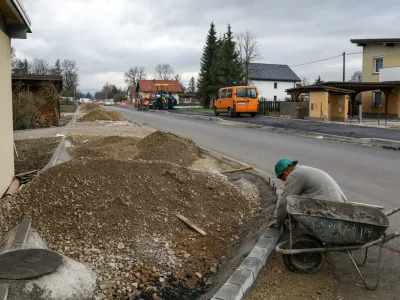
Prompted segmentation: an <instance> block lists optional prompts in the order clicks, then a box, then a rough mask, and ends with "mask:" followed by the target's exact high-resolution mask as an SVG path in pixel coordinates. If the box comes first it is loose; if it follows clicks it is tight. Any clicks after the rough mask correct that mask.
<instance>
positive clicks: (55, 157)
mask: <svg viewBox="0 0 400 300" xmlns="http://www.w3.org/2000/svg"><path fill="white" fill-rule="evenodd" d="M65 140H66V136H65V135H63V136H62V137H61V140H60V142H59V143H58V146H57V148H56V150H55V151H54V153H53V156H52V157H51V159H50V161H49V162H48V163H47V165H46V166H44V168H43V169H42V170H40V172H44V171H46V170H47V169H49V168H51V167H54V166H55V164H56V162H57V160H58V156H59V155H60V153H61V150H62V148H63V147H64V143H65Z"/></svg>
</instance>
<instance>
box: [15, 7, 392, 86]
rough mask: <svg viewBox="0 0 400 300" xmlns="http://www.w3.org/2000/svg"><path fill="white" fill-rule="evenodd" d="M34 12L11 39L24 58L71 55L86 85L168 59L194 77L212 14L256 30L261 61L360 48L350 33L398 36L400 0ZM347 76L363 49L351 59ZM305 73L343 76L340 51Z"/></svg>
mask: <svg viewBox="0 0 400 300" xmlns="http://www.w3.org/2000/svg"><path fill="white" fill-rule="evenodd" d="M20 1H22V2H23V4H24V6H25V7H26V9H27V12H28V14H29V15H30V17H31V19H32V30H33V33H32V34H30V35H29V37H28V40H16V41H13V45H14V46H15V47H16V49H17V55H18V56H19V57H27V58H28V59H31V58H33V57H43V58H46V59H47V60H49V61H51V62H54V61H55V60H56V59H57V58H60V59H65V58H67V59H74V60H75V61H76V62H77V64H78V66H79V68H80V78H81V86H80V88H81V89H82V90H85V91H86V90H90V91H93V90H96V89H100V88H101V86H102V85H103V84H104V83H105V82H106V81H108V82H110V83H114V84H116V85H118V86H124V82H123V72H124V71H126V70H127V69H129V68H130V67H131V66H135V65H141V66H145V68H146V70H147V73H149V74H151V73H153V72H154V68H155V66H156V64H158V63H169V64H171V66H172V67H173V68H174V69H175V71H176V72H179V73H182V77H183V79H184V80H185V81H186V82H187V81H189V79H190V77H191V76H196V74H197V72H198V69H199V64H200V56H201V53H202V48H203V44H204V40H205V37H206V34H207V31H208V28H209V24H210V22H211V21H214V22H215V23H216V26H217V30H218V33H223V32H224V31H226V26H227V24H228V23H230V24H231V26H232V30H233V31H234V33H235V32H236V33H237V32H241V31H244V30H246V29H248V30H250V31H252V32H253V33H254V34H256V36H257V37H258V41H259V44H260V50H261V52H262V55H263V59H262V60H261V62H265V63H281V64H288V65H297V64H301V63H305V62H309V61H313V60H318V59H322V58H325V57H330V56H335V55H339V54H341V53H342V52H343V51H346V52H348V53H349V52H359V51H361V50H362V49H361V48H359V47H356V46H355V45H353V44H351V43H350V38H365V37H396V36H397V35H398V29H397V24H399V22H400V15H399V14H398V13H397V11H398V10H399V8H400V2H398V1H396V0H383V1H379V2H376V1H373V0H365V1H362V2H359V1H351V0H347V1H344V0H336V1H334V0H329V1H320V0H319V1H316V0H305V1H298V0H286V1H282V0H281V1H277V0H272V1H262V0H260V1H259V0H248V1H239V0H233V1H232V0H230V1H228V0H218V1H215V0H202V1H198V0H185V1H183V0H163V1H161V0H146V1H138V0H113V1H108V0H57V1H50V0H20ZM346 64H347V70H346V72H347V77H350V76H351V74H352V73H353V72H354V71H357V70H360V69H361V55H352V56H349V57H348V58H347V60H346ZM293 70H294V71H295V72H296V73H297V74H298V75H299V76H300V77H303V76H305V77H308V78H310V79H311V80H314V79H315V78H316V77H318V75H320V76H321V77H322V79H324V80H341V78H342V73H341V71H342V66H341V57H339V58H337V59H332V60H328V61H325V62H321V63H317V64H311V65H306V66H301V67H294V68H293Z"/></svg>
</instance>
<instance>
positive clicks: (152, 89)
mask: <svg viewBox="0 0 400 300" xmlns="http://www.w3.org/2000/svg"><path fill="white" fill-rule="evenodd" d="M138 85H139V97H143V98H144V97H145V96H148V97H150V96H153V97H154V95H155V93H156V92H157V91H158V90H161V88H163V89H164V90H166V91H168V92H170V93H171V95H172V96H173V97H175V99H176V100H177V102H178V103H179V94H181V93H183V90H182V86H181V85H180V83H179V81H178V80H156V79H152V80H139V81H138ZM160 85H164V86H163V87H162V86H160ZM135 94H136V87H135V86H130V87H129V88H128V98H129V99H131V100H134V98H135V96H136V95H135Z"/></svg>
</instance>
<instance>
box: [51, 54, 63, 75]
mask: <svg viewBox="0 0 400 300" xmlns="http://www.w3.org/2000/svg"><path fill="white" fill-rule="evenodd" d="M62 71H63V70H62V68H61V62H60V60H59V59H58V58H57V60H56V62H55V63H54V66H53V68H51V70H50V73H51V74H52V75H62Z"/></svg>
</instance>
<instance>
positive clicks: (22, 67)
mask: <svg viewBox="0 0 400 300" xmlns="http://www.w3.org/2000/svg"><path fill="white" fill-rule="evenodd" d="M29 69H30V68H29V63H28V60H27V59H24V60H20V59H17V60H16V61H15V68H14V69H13V70H12V71H13V73H14V74H29Z"/></svg>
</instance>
